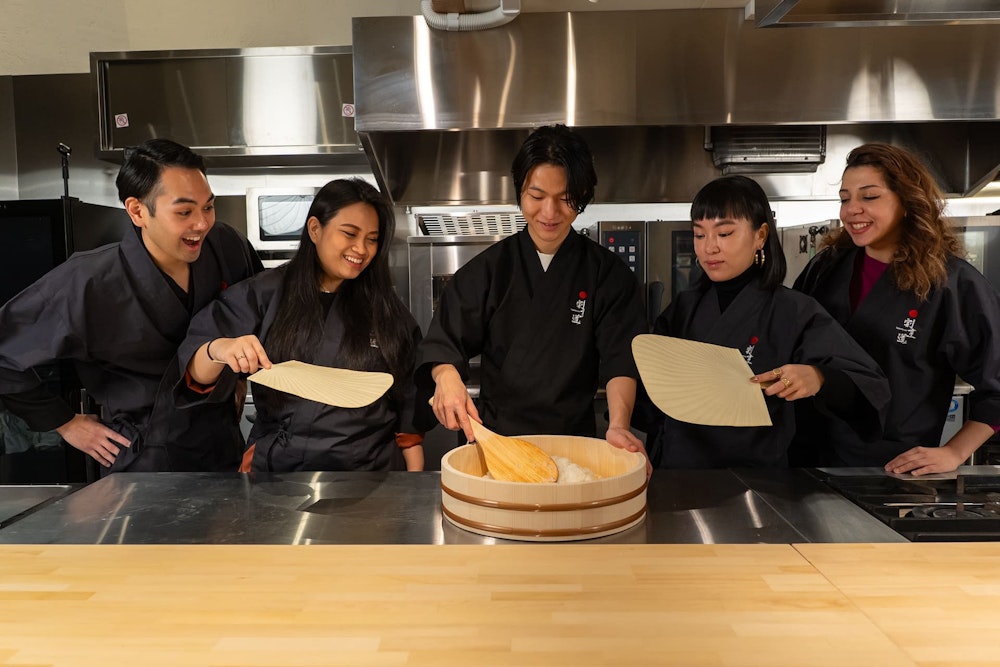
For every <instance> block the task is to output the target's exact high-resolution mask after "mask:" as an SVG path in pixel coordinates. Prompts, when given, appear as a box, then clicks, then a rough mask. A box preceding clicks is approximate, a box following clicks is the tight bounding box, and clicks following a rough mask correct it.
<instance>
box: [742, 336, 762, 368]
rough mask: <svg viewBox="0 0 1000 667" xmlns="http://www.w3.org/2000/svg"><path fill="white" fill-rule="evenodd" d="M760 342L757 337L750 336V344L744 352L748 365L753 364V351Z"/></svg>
mask: <svg viewBox="0 0 1000 667" xmlns="http://www.w3.org/2000/svg"><path fill="white" fill-rule="evenodd" d="M759 340H760V339H759V338H757V337H756V336H750V344H749V345H747V347H746V349H745V350H744V351H743V358H744V359H746V360H747V363H748V364H749V363H752V362H753V349H754V347H755V346H756V345H757V341H759Z"/></svg>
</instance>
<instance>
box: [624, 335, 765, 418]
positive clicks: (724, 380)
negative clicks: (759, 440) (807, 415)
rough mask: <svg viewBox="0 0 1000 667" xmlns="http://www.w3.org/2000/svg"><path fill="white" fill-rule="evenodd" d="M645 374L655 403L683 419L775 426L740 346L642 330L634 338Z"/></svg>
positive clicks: (638, 363)
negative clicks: (686, 338) (751, 379)
mask: <svg viewBox="0 0 1000 667" xmlns="http://www.w3.org/2000/svg"><path fill="white" fill-rule="evenodd" d="M632 355H633V356H634V357H635V364H636V366H637V367H638V368H639V376H640V377H641V378H642V383H643V385H645V387H646V392H647V393H648V394H649V397H650V399H652V401H653V403H654V404H655V405H656V407H658V408H659V409H660V410H662V411H663V412H664V413H665V414H667V415H669V416H670V417H673V418H674V419H676V420H678V421H683V422H688V423H691V424H704V425H706V426H770V425H771V416H770V415H769V414H768V412H767V405H766V404H765V403H764V395H763V392H762V391H761V386H760V385H759V384H754V383H753V382H750V378H751V377H752V376H753V375H754V372H753V370H752V369H751V368H750V365H749V364H747V362H746V359H744V358H743V355H742V354H740V352H739V350H736V349H734V348H730V347H722V346H719V345H711V344H709V343H699V342H697V341H693V340H685V339H683V338H672V337H670V336H658V335H655V334H641V335H639V336H636V337H635V338H634V339H633V340H632Z"/></svg>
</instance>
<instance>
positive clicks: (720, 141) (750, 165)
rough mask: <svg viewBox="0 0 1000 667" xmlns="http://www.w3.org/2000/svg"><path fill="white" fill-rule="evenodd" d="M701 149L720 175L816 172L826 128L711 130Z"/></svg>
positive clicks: (784, 127) (727, 127)
mask: <svg viewBox="0 0 1000 667" xmlns="http://www.w3.org/2000/svg"><path fill="white" fill-rule="evenodd" d="M705 148H706V149H707V150H710V151H712V161H713V162H714V163H715V166H716V167H719V168H720V169H722V173H724V174H737V173H761V172H807V171H816V169H817V167H819V165H821V164H822V163H823V161H824V160H825V159H826V126H825V125H778V126H768V127H758V126H730V125H725V126H721V127H712V128H709V131H708V137H707V140H706V143H705Z"/></svg>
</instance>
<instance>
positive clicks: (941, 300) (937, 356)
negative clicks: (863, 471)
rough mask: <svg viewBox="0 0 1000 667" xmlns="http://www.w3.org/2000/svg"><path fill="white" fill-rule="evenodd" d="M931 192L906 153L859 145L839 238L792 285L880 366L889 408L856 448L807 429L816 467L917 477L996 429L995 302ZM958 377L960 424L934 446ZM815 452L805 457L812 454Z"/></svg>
mask: <svg viewBox="0 0 1000 667" xmlns="http://www.w3.org/2000/svg"><path fill="white" fill-rule="evenodd" d="M943 211H944V201H943V197H942V194H941V191H940V189H939V188H938V186H937V184H936V183H935V181H934V178H933V177H932V176H931V174H930V172H929V171H928V170H927V168H926V167H925V166H924V165H923V164H922V163H921V162H920V160H919V159H918V158H917V157H916V156H915V155H913V154H912V153H910V152H909V151H907V150H904V149H902V148H899V147H897V146H892V145H890V144H885V143H871V144H864V145H862V146H859V147H857V148H855V149H854V150H852V151H851V152H850V154H848V156H847V166H846V168H845V169H844V175H843V178H842V181H841V189H840V219H841V221H842V222H843V223H844V226H843V228H841V229H840V230H838V231H837V232H834V233H833V234H832V235H830V236H829V237H828V238H827V239H825V240H824V246H825V247H824V249H823V250H822V251H821V252H819V253H817V255H816V257H814V258H813V259H812V260H811V261H810V262H809V264H808V265H807V266H806V268H805V269H804V270H803V272H802V274H801V275H800V276H799V277H798V279H797V280H796V281H795V287H796V289H800V290H802V291H803V292H805V293H806V294H809V295H811V296H813V297H815V298H816V299H817V300H818V301H819V302H820V303H821V304H823V306H824V307H825V308H826V309H827V310H828V311H829V312H830V314H831V315H833V317H834V318H836V319H837V321H838V322H840V323H841V324H842V325H843V326H844V328H845V329H847V331H848V333H850V334H851V335H852V336H853V337H854V338H855V339H856V340H857V341H858V342H859V343H860V344H861V346H862V347H864V348H865V350H866V351H867V352H868V353H869V354H870V355H871V356H872V357H873V358H874V359H875V361H877V362H878V363H879V365H880V366H881V367H882V370H884V371H885V374H886V375H887V376H888V378H889V384H890V386H891V388H892V402H891V403H890V405H889V413H888V417H887V421H886V424H885V434H884V436H883V437H882V438H879V439H876V440H863V439H859V438H858V437H856V435H855V434H851V433H846V434H840V433H837V432H836V431H831V430H830V429H829V428H828V425H827V424H826V423H825V422H824V421H822V420H813V422H814V424H815V426H816V428H815V433H812V434H805V435H806V437H808V438H809V440H811V441H812V443H816V442H820V441H821V440H820V439H821V438H823V439H824V440H823V441H825V443H826V448H825V451H824V452H823V453H824V455H825V456H824V458H823V459H820V460H818V461H806V463H822V464H825V465H850V466H884V467H885V469H886V470H887V471H890V472H895V473H905V472H910V473H913V474H916V475H919V474H924V473H932V472H946V471H950V470H954V469H955V468H956V467H958V466H959V465H961V464H962V462H963V461H965V460H966V459H967V458H968V457H969V456H970V455H971V454H972V453H973V452H974V451H976V449H977V448H978V447H979V446H980V445H982V444H983V442H985V441H986V440H987V439H988V438H989V437H990V436H992V435H993V433H994V432H995V430H996V427H997V426H1000V344H998V340H997V331H998V330H1000V297H998V295H997V292H996V290H995V289H994V288H993V286H991V285H990V284H989V281H987V280H986V278H985V277H983V275H982V274H981V273H979V272H978V271H976V269H975V268H973V266H972V265H971V264H969V263H968V262H966V261H965V260H964V259H962V255H963V251H962V248H961V244H960V243H959V241H958V239H957V238H956V236H955V234H954V232H953V231H952V229H951V227H950V225H949V223H948V221H947V219H946V218H945V217H944V216H943ZM956 376H960V377H961V378H962V379H963V380H964V381H966V382H968V383H970V384H972V385H973V386H974V387H975V391H973V392H972V394H971V395H970V396H969V398H968V400H969V405H970V409H969V420H968V421H966V423H965V424H964V425H963V426H962V428H961V429H960V430H959V431H958V432H957V433H955V434H954V435H953V436H952V437H951V438H950V439H949V440H948V441H947V442H946V443H944V445H943V446H938V445H939V443H940V441H941V434H942V432H943V430H944V424H945V420H946V418H947V414H948V409H949V406H950V404H951V398H952V395H953V393H954V389H955V378H956ZM811 451H815V449H811Z"/></svg>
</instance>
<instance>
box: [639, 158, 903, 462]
mask: <svg viewBox="0 0 1000 667" xmlns="http://www.w3.org/2000/svg"><path fill="white" fill-rule="evenodd" d="M691 220H692V226H693V229H694V249H695V255H696V256H697V259H698V264H699V265H700V266H701V268H702V270H703V271H704V274H703V275H702V276H701V277H700V278H699V279H698V282H697V283H696V284H695V286H694V287H692V288H690V289H688V290H686V291H684V292H682V293H680V294H678V295H677V297H676V298H675V299H674V300H673V301H672V302H671V303H670V305H669V306H668V307H667V308H666V310H664V311H663V313H662V314H661V315H660V316H659V318H657V320H656V322H655V324H654V326H653V333H654V334H660V335H665V336H673V337H676V338H686V339H689V340H695V341H700V342H703V343H711V344H713V345H721V346H724V347H730V348H736V349H738V350H739V351H740V352H741V353H742V354H743V356H744V358H745V359H746V360H747V363H748V364H749V365H750V367H751V369H752V370H753V372H754V375H753V377H748V378H747V381H748V382H754V383H758V384H759V385H760V386H761V388H762V391H763V392H764V399H765V403H766V405H767V410H768V413H769V414H770V417H771V422H772V424H773V425H772V426H762V427H729V426H704V425H698V424H689V423H684V422H680V421H677V420H675V419H672V418H670V417H666V416H665V415H663V413H662V412H659V411H658V410H656V409H655V408H652V407H651V404H650V403H649V401H648V398H646V397H643V401H642V407H643V416H644V417H645V418H646V419H647V424H646V425H645V426H647V428H643V426H642V425H640V424H636V425H637V426H639V427H640V428H643V430H645V431H646V432H647V434H648V438H647V452H648V454H649V456H650V460H651V461H652V462H653V464H654V465H656V466H659V467H664V468H728V467H783V466H787V465H788V456H787V453H788V447H789V445H790V443H791V442H792V438H793V435H794V434H795V430H796V420H795V409H794V403H804V402H809V403H813V404H814V405H815V406H816V407H817V409H819V410H820V411H821V412H823V414H825V415H827V416H828V417H829V418H830V419H831V420H834V421H837V422H839V423H842V424H843V425H844V427H845V428H849V429H857V430H858V431H859V432H861V433H864V434H866V435H868V436H869V437H872V436H874V435H877V434H878V433H879V432H880V430H881V415H882V410H883V408H884V407H885V405H886V404H887V402H888V385H887V382H886V379H885V376H884V375H883V374H882V373H881V371H880V370H879V368H878V366H877V365H876V364H875V362H874V361H872V359H871V358H870V357H869V356H868V355H867V354H866V353H865V352H864V350H862V349H861V346H860V345H858V344H857V343H856V342H855V341H854V340H853V339H852V338H851V337H850V335H848V334H847V332H845V331H844V330H843V328H842V327H841V326H840V325H839V324H837V322H835V321H834V320H833V318H832V317H830V316H829V315H828V314H827V313H826V311H824V310H823V308H822V307H820V305H819V304H818V303H816V301H815V300H813V299H812V298H810V297H807V296H805V295H803V294H801V293H798V292H795V291H793V290H790V289H788V288H786V287H784V286H782V281H783V280H784V278H785V270H786V266H785V258H784V255H783V253H782V250H781V244H780V241H779V240H778V235H777V234H776V233H775V231H776V229H775V223H774V217H773V215H772V213H771V206H770V203H769V202H768V200H767V195H765V194H764V191H763V189H761V187H760V185H758V184H757V183H756V182H755V181H753V180H751V179H749V178H746V177H745V176H724V177H722V178H719V179H716V180H714V181H712V182H711V183H709V184H708V185H706V186H705V187H703V188H702V189H701V190H700V191H699V192H698V194H697V195H696V196H695V198H694V202H693V203H692V205H691ZM719 409H720V410H721V409H725V406H719Z"/></svg>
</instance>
